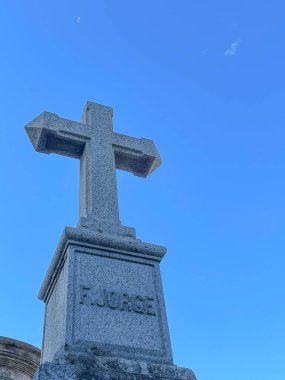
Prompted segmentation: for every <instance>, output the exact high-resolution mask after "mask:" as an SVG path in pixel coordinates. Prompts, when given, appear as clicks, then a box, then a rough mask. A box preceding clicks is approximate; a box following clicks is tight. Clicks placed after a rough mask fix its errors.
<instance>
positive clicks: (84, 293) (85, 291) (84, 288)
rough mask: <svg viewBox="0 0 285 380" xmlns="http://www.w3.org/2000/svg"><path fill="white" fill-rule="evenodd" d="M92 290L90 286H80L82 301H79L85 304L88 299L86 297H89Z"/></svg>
mask: <svg viewBox="0 0 285 380" xmlns="http://www.w3.org/2000/svg"><path fill="white" fill-rule="evenodd" d="M89 291H90V288H89V286H84V285H83V286H80V301H79V303H81V304H83V303H84V302H85V301H86V298H89V296H88V292H89Z"/></svg>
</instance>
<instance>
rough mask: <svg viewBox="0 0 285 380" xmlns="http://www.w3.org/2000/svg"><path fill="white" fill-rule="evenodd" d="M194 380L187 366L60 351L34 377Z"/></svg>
mask: <svg viewBox="0 0 285 380" xmlns="http://www.w3.org/2000/svg"><path fill="white" fill-rule="evenodd" d="M153 379H155V380H197V379H196V377H195V375H194V373H193V372H192V371H191V370H190V369H186V368H179V367H177V366H174V365H167V364H162V363H151V362H145V361H140V360H128V359H122V358H114V357H105V356H94V355H91V354H78V353H75V352H68V350H67V351H66V352H61V353H60V354H59V355H58V356H57V357H56V358H55V360H54V361H53V363H46V364H42V365H41V366H40V367H39V369H38V371H37V374H36V376H35V380H153Z"/></svg>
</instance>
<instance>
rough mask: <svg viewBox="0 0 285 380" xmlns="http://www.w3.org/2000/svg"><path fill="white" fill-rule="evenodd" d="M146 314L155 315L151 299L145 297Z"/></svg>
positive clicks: (152, 299)
mask: <svg viewBox="0 0 285 380" xmlns="http://www.w3.org/2000/svg"><path fill="white" fill-rule="evenodd" d="M146 313H147V314H149V315H156V313H155V307H154V298H153V297H146Z"/></svg>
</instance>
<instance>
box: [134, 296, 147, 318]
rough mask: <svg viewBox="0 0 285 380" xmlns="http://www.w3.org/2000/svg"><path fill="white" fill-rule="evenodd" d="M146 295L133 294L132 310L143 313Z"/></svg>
mask: <svg viewBox="0 0 285 380" xmlns="http://www.w3.org/2000/svg"><path fill="white" fill-rule="evenodd" d="M145 304H146V297H141V296H135V297H134V311H135V312H136V313H141V314H144V313H145Z"/></svg>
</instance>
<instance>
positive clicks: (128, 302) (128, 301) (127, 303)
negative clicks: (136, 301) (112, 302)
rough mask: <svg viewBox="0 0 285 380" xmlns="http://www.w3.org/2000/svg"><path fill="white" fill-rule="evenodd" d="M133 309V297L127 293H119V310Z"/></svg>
mask: <svg viewBox="0 0 285 380" xmlns="http://www.w3.org/2000/svg"><path fill="white" fill-rule="evenodd" d="M132 309H133V298H132V297H130V296H129V295H128V294H127V293H122V294H121V295H120V310H126V311H132Z"/></svg>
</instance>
